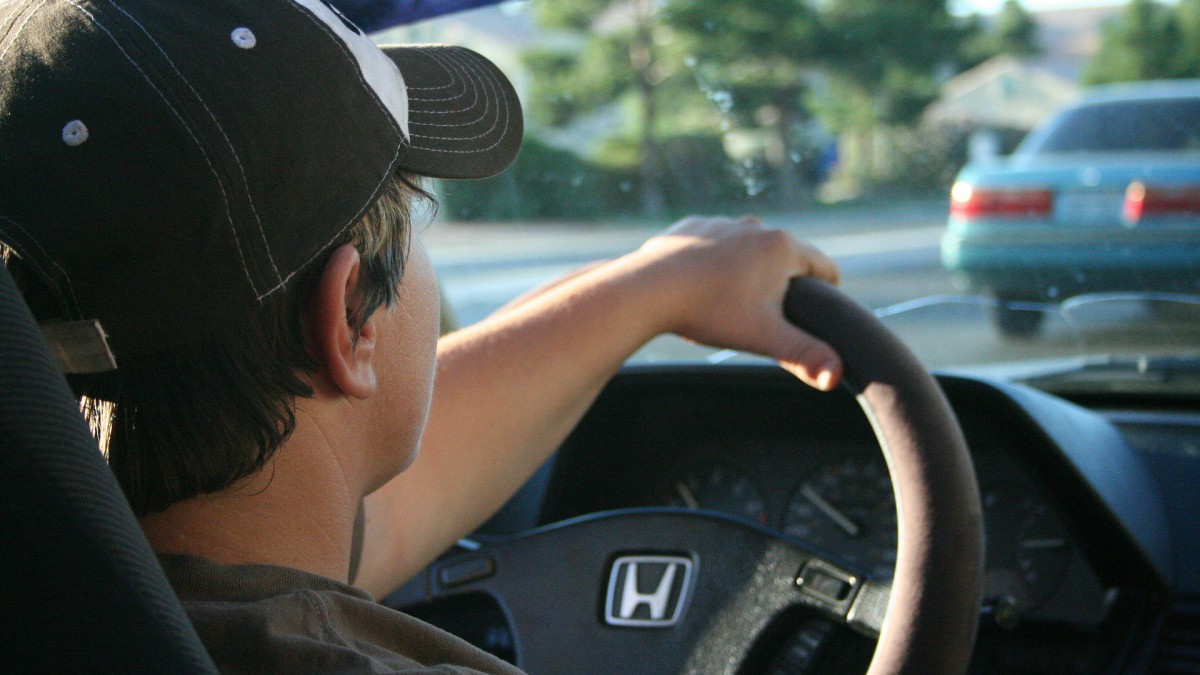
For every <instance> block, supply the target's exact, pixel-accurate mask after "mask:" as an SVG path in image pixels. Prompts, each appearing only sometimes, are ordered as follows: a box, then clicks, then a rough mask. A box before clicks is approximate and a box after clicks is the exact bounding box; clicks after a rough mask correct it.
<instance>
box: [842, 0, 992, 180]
mask: <svg viewBox="0 0 1200 675" xmlns="http://www.w3.org/2000/svg"><path fill="white" fill-rule="evenodd" d="M824 6H826V7H827V9H826V10H825V11H824V18H825V21H826V22H827V25H828V26H829V27H830V31H831V35H833V36H834V37H835V40H834V42H833V44H832V47H831V49H830V50H829V52H828V53H829V56H830V58H829V59H828V60H827V61H826V63H827V65H828V69H829V71H830V73H831V74H832V75H833V76H834V79H835V87H834V89H833V91H835V92H840V94H841V95H840V97H839V98H841V99H842V101H841V103H840V104H837V105H834V106H832V107H829V108H826V109H825V113H826V114H825V119H826V121H827V123H828V124H830V126H832V127H833V128H835V129H840V130H844V131H846V132H848V133H850V134H851V135H852V136H853V137H855V138H856V139H857V142H856V145H857V147H858V150H859V158H858V160H857V163H858V164H859V165H860V167H861V169H862V170H863V171H864V172H865V173H866V174H867V177H868V178H869V177H870V176H871V175H872V174H874V173H875V171H876V166H875V157H874V152H873V151H872V148H873V146H874V136H875V131H876V129H877V127H879V126H880V125H888V124H899V125H911V124H912V123H914V122H915V121H916V120H917V118H918V117H919V116H920V114H921V112H923V111H924V109H925V108H926V107H927V106H928V105H929V103H931V102H932V101H933V100H934V99H936V98H937V94H938V84H939V73H940V71H943V70H944V69H946V68H947V67H949V66H952V65H953V64H954V62H955V61H956V58H957V55H958V53H959V50H960V47H961V45H962V43H963V41H964V40H965V39H966V38H967V37H968V36H969V34H970V33H969V30H968V28H966V27H964V26H963V25H962V23H961V22H958V21H955V20H954V19H953V18H952V17H951V16H950V14H949V12H948V11H947V10H946V1H945V0H828V2H826V3H824ZM831 111H832V112H833V114H829V113H830V112H831ZM846 113H849V114H846Z"/></svg>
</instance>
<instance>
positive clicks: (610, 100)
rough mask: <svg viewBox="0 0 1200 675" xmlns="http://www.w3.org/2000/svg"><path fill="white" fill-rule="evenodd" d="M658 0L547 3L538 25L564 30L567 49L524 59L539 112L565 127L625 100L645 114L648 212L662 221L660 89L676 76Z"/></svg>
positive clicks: (541, 5)
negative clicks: (665, 50)
mask: <svg viewBox="0 0 1200 675" xmlns="http://www.w3.org/2000/svg"><path fill="white" fill-rule="evenodd" d="M660 6H661V3H660V2H658V1H657V0H572V1H571V2H555V1H554V0H543V1H540V2H538V3H537V4H536V5H535V6H534V7H535V11H536V16H537V18H538V21H539V23H540V24H541V25H542V26H544V27H547V28H553V29H558V30H559V31H561V32H562V33H563V34H564V35H565V36H566V37H565V41H566V42H567V43H568V44H567V46H565V47H562V48H553V47H551V48H546V49H541V50H537V51H532V52H529V53H527V54H525V62H526V65H528V66H529V68H530V70H531V71H532V73H533V75H534V88H533V96H532V103H533V104H532V106H531V108H532V112H533V113H534V115H535V116H540V117H541V118H542V119H543V120H544V121H546V122H548V123H550V124H553V125H562V124H566V123H567V122H570V121H571V120H572V119H575V118H577V117H579V116H581V115H583V114H586V113H589V112H593V111H595V110H596V109H597V108H599V107H602V106H606V105H611V104H614V103H616V102H618V101H619V100H621V99H622V98H624V97H627V96H632V97H634V98H635V99H636V100H637V107H638V110H639V118H640V119H639V120H638V124H639V132H638V137H639V144H640V150H641V152H640V154H641V157H640V174H641V179H642V181H641V182H642V185H641V188H642V207H643V211H644V212H645V213H646V215H650V216H659V215H661V214H662V213H663V212H664V211H665V208H666V199H665V196H664V194H663V188H662V175H663V170H662V153H661V149H660V147H659V143H658V137H657V125H658V121H659V120H658V118H659V107H660V102H659V98H660V92H659V88H660V87H661V86H662V85H663V83H664V81H666V80H667V79H668V78H669V77H670V76H671V75H672V74H673V72H674V70H675V68H674V65H673V63H672V62H671V61H670V60H668V59H664V58H662V56H661V54H660V52H661V47H660V46H659V44H658V41H656V39H655V34H656V31H660V30H663V24H662V12H661V9H660Z"/></svg>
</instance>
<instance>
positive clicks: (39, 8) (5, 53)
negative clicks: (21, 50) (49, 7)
mask: <svg viewBox="0 0 1200 675" xmlns="http://www.w3.org/2000/svg"><path fill="white" fill-rule="evenodd" d="M48 1H49V0H42V1H41V2H39V3H38V6H37V7H34V8H33V10H32V11H31V12H29V13H28V14H26V15H25V20H24V21H22V22H21V26H20V27H19V28H17V30H16V32H15V33H13V34H12V36H11V37H10V38H9V40H8V44H7V45H5V47H4V51H3V52H0V61H3V60H4V57H6V56H8V50H10V49H12V46H13V45H14V44H16V42H17V36H19V35H20V34H21V31H23V30H25V26H28V25H29V20H30V19H32V18H33V15H34V14H37V13H38V12H40V11H42V6H43V5H45V4H46V3H47V2H48ZM18 15H20V12H19V11H18V12H13V20H14V21H15V20H16V17H17V16H18Z"/></svg>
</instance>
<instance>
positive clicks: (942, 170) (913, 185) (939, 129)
mask: <svg viewBox="0 0 1200 675" xmlns="http://www.w3.org/2000/svg"><path fill="white" fill-rule="evenodd" d="M889 131H890V133H889V134H888V135H887V136H888V142H889V145H890V146H891V153H890V154H889V161H888V163H887V166H885V167H884V168H883V170H882V171H881V175H880V183H881V184H883V185H885V186H887V185H894V186H896V187H898V188H903V189H905V190H910V191H911V190H918V191H928V192H930V193H935V194H939V195H944V194H946V193H947V192H948V191H949V189H950V186H951V184H952V183H953V182H954V178H955V176H956V175H958V171H959V169H961V168H962V167H963V165H964V164H966V162H967V146H968V143H969V141H970V137H971V133H972V132H973V131H975V130H974V129H973V128H971V127H969V126H959V125H952V124H921V125H918V126H916V127H895V128H892V129H890V130H889ZM991 132H992V133H993V134H995V135H996V136H997V140H999V142H1000V152H1001V154H1009V153H1011V152H1012V151H1013V150H1015V149H1016V147H1017V145H1018V144H1019V143H1020V142H1021V139H1023V138H1024V137H1025V134H1026V131H1025V130H1023V129H992V130H991Z"/></svg>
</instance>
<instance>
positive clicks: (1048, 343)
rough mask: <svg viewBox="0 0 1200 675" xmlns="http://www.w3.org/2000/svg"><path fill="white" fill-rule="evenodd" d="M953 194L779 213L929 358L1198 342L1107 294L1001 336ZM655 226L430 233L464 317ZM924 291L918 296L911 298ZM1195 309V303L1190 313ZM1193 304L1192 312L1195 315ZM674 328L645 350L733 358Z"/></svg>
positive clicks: (1041, 354) (1191, 331) (475, 316)
mask: <svg viewBox="0 0 1200 675" xmlns="http://www.w3.org/2000/svg"><path fill="white" fill-rule="evenodd" d="M945 208H946V207H945V205H944V204H942V203H939V202H925V203H914V204H903V205H899V206H896V207H893V208H889V209H887V211H886V213H881V212H880V210H879V209H878V208H847V209H831V210H828V211H820V212H816V213H807V214H796V215H793V216H773V217H770V218H768V219H767V223H766V224H767V225H768V226H770V227H777V228H781V229H786V230H788V231H790V232H792V233H793V234H794V235H796V236H797V237H798V238H800V239H802V240H805V241H808V242H810V243H812V244H813V245H815V246H816V247H818V248H820V249H821V250H823V251H825V252H826V253H827V254H828V255H830V256H831V257H832V258H833V259H834V260H836V261H837V262H838V264H839V265H840V266H841V268H842V274H843V283H842V287H843V289H844V290H845V291H846V292H847V293H848V294H849V295H850V296H851V297H853V298H855V299H856V300H858V301H859V302H861V303H862V304H863V305H865V306H867V307H868V308H870V309H872V310H875V311H876V313H877V314H880V315H883V316H885V317H886V318H885V321H886V322H887V323H888V325H889V326H890V327H891V328H892V329H893V330H894V331H896V332H897V333H898V334H899V335H900V336H901V338H902V339H904V340H905V342H906V343H907V344H909V346H910V347H911V348H912V349H913V351H914V352H916V353H917V354H918V355H919V356H920V357H921V358H922V360H923V361H925V363H926V364H927V365H928V366H930V367H941V366H954V365H961V364H977V363H989V362H1000V361H1012V360H1028V359H1038V358H1050V357H1059V356H1070V355H1075V354H1079V353H1089V352H1090V353H1110V352H1134V353H1140V352H1145V351H1164V350H1167V351H1169V350H1177V349H1189V350H1192V349H1194V348H1193V347H1192V346H1193V345H1196V344H1200V341H1198V340H1200V330H1198V329H1200V322H1196V321H1194V320H1186V321H1179V320H1174V321H1172V322H1171V323H1169V324H1163V323H1162V321H1161V320H1160V317H1158V316H1157V315H1156V314H1154V313H1152V312H1150V311H1148V307H1147V306H1146V304H1145V303H1142V302H1134V301H1128V300H1107V301H1104V302H1092V303H1086V304H1083V305H1079V306H1073V307H1070V309H1069V311H1066V312H1063V311H1051V312H1049V313H1047V314H1046V318H1045V320H1044V325H1043V330H1042V331H1041V333H1040V334H1039V335H1038V336H1037V337H1035V338H1033V339H1031V340H1006V339H1002V338H1001V337H1000V336H999V335H998V334H997V333H996V331H995V329H994V328H993V326H992V324H991V321H990V312H991V307H990V305H989V301H988V300H986V299H984V298H978V297H968V296H965V295H963V292H962V291H961V290H960V289H958V288H956V287H955V285H954V284H953V283H952V280H951V278H950V275H949V274H948V273H947V272H946V271H945V270H944V269H943V268H942V266H941V263H940V261H939V258H938V243H939V240H940V238H941V235H942V231H943V228H944V226H945ZM655 232H657V228H650V227H645V226H637V225H630V224H627V223H622V224H612V225H603V224H592V223H589V224H578V223H574V224H573V223H562V224H541V223H538V224H511V223H509V224H477V223H472V224H455V223H436V224H434V225H431V226H429V228H428V229H427V230H426V231H424V232H423V234H422V237H423V240H424V241H425V243H426V245H427V246H428V248H429V250H430V253H431V255H432V257H433V260H434V264H435V265H436V266H437V268H438V273H439V275H440V277H441V279H442V283H443V286H444V289H445V291H446V294H447V296H448V298H449V301H450V305H451V306H452V307H453V311H454V312H455V314H456V315H457V317H458V319H459V321H460V322H461V323H463V324H470V323H473V322H475V321H478V320H480V319H482V318H483V317H484V316H486V315H487V314H488V313H490V312H492V311H493V310H495V309H496V308H497V307H499V306H500V305H502V304H504V303H505V302H507V301H508V300H510V299H512V298H513V297H515V296H517V295H519V294H520V293H522V292H524V291H527V290H529V289H532V288H534V287H536V286H537V285H539V284H541V283H544V282H546V281H549V280H551V279H554V278H555V277H557V276H559V275H561V274H564V273H566V272H569V271H571V270H573V269H575V268H577V267H579V266H580V265H583V264H585V263H587V262H590V261H593V260H597V259H606V258H613V257H616V256H619V255H621V254H623V253H625V252H628V251H630V250H632V249H634V248H636V247H637V246H638V245H639V244H640V243H641V242H642V241H644V240H645V239H646V238H648V237H650V236H652V235H653V234H655ZM914 301H916V302H914ZM1184 314H1185V316H1187V314H1186V312H1185V313H1184ZM1194 316H1195V315H1194V314H1193V315H1191V316H1190V318H1192V319H1194ZM730 356H731V355H730V354H728V353H714V352H712V351H711V350H706V349H701V348H699V347H696V346H694V345H690V344H688V343H685V342H683V341H681V340H678V339H674V338H662V339H659V340H656V341H655V342H654V343H652V344H651V345H649V346H648V347H647V348H646V349H644V350H642V352H640V353H639V354H638V356H637V358H638V359H640V360H643V361H647V360H649V361H673V360H678V359H697V358H708V359H712V360H721V359H727V358H729V357H730Z"/></svg>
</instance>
